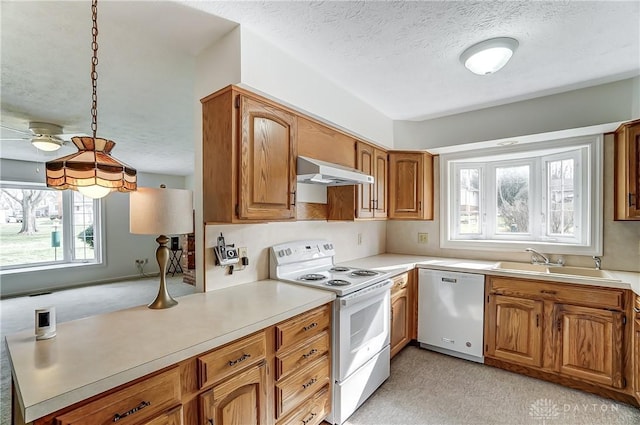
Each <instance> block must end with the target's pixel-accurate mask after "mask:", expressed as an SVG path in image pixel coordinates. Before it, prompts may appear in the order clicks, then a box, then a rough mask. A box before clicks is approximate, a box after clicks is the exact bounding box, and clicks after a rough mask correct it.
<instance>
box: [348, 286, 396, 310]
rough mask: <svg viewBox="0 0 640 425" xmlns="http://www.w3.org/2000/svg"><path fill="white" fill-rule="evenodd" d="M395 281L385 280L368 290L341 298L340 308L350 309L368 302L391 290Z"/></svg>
mask: <svg viewBox="0 0 640 425" xmlns="http://www.w3.org/2000/svg"><path fill="white" fill-rule="evenodd" d="M392 284H393V281H392V280H391V279H386V280H383V281H382V282H378V283H375V284H373V285H371V286H369V287H367V288H364V289H361V290H359V291H357V292H354V293H353V294H349V295H347V296H344V297H341V298H339V300H340V306H342V307H349V306H352V305H354V304H357V303H360V302H362V301H366V300H368V299H371V298H374V297H378V296H380V295H381V294H384V293H385V292H388V291H389V290H390V289H391V285H392Z"/></svg>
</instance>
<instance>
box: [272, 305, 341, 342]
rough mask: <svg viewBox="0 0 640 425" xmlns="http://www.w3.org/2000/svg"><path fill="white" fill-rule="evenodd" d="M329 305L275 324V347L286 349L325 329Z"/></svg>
mask: <svg viewBox="0 0 640 425" xmlns="http://www.w3.org/2000/svg"><path fill="white" fill-rule="evenodd" d="M330 307H331V306H330V305H324V306H322V307H319V308H317V309H315V310H312V311H310V312H308V313H303V314H301V315H299V316H296V317H294V318H293V319H290V320H287V321H286V322H284V323H280V324H278V325H276V349H277V350H278V351H280V350H286V349H288V348H289V347H292V346H294V345H295V344H296V343H298V342H300V341H302V340H305V339H307V338H311V337H312V336H314V335H317V334H319V333H320V332H322V331H323V330H325V329H327V328H328V327H329V325H330V322H331V310H330Z"/></svg>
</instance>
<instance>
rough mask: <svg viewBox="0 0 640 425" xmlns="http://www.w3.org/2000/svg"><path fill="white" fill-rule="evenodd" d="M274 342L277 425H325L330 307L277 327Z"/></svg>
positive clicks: (329, 392) (329, 357) (329, 379)
mask: <svg viewBox="0 0 640 425" xmlns="http://www.w3.org/2000/svg"><path fill="white" fill-rule="evenodd" d="M275 341H276V353H275V369H276V376H275V382H274V399H275V418H276V420H277V421H278V424H283V423H287V424H289V423H291V424H293V423H296V424H308V425H310V424H317V423H320V422H322V421H323V420H324V418H325V417H326V416H327V415H328V414H329V413H330V411H331V403H330V399H331V397H330V394H331V308H330V306H329V305H325V306H323V307H319V308H317V309H315V310H311V311H309V312H307V313H305V314H302V315H299V316H296V317H293V318H291V319H289V320H287V321H285V322H282V323H279V324H278V325H276V326H275ZM326 394H329V395H326ZM327 397H328V399H327Z"/></svg>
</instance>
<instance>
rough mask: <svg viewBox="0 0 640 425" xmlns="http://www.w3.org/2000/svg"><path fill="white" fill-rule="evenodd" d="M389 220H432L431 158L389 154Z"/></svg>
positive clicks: (405, 153)
mask: <svg viewBox="0 0 640 425" xmlns="http://www.w3.org/2000/svg"><path fill="white" fill-rule="evenodd" d="M389 218H404V219H414V220H431V219H433V158H432V157H431V156H430V155H429V154H425V153H422V152H391V153H390V154H389Z"/></svg>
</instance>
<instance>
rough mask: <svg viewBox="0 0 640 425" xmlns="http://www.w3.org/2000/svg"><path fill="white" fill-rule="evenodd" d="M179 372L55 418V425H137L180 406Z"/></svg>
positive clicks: (169, 371) (147, 381) (135, 385)
mask: <svg viewBox="0 0 640 425" xmlns="http://www.w3.org/2000/svg"><path fill="white" fill-rule="evenodd" d="M180 397H181V395H180V369H179V368H177V367H176V368H174V369H171V370H168V371H166V372H163V373H161V374H159V375H155V376H152V377H151V378H148V379H145V380H143V381H140V382H138V383H136V384H133V385H130V386H128V387H126V388H123V389H121V390H118V391H116V392H114V393H111V394H109V395H107V396H105V397H101V398H100V399H98V400H95V401H93V402H91V403H88V404H85V405H84V406H82V407H79V408H77V409H74V410H71V411H70V412H67V413H64V414H62V415H60V416H57V417H56V418H55V420H54V423H55V424H57V425H71V424H85V425H99V424H106V423H114V422H117V423H118V425H130V424H137V423H141V422H145V421H149V420H152V419H153V418H154V417H156V416H162V413H163V412H166V411H168V410H169V409H171V408H174V407H176V406H179V405H180Z"/></svg>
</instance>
